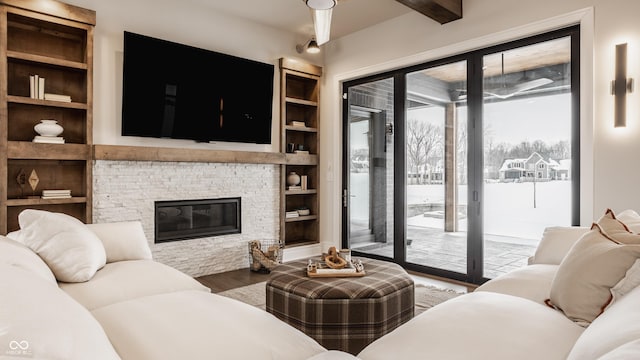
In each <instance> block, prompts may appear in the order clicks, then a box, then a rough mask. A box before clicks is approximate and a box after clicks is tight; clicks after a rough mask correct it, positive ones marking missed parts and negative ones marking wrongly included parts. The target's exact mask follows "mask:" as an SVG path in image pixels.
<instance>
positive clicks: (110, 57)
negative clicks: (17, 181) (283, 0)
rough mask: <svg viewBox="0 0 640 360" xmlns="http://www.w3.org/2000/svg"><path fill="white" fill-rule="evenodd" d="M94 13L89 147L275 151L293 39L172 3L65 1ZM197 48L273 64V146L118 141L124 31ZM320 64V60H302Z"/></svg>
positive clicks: (200, 8)
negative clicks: (283, 69) (283, 72)
mask: <svg viewBox="0 0 640 360" xmlns="http://www.w3.org/2000/svg"><path fill="white" fill-rule="evenodd" d="M65 2H67V3H69V4H72V5H77V6H80V7H84V8H87V9H91V10H94V11H96V16H97V21H96V22H97V24H96V28H95V36H94V42H95V45H94V46H95V49H94V73H95V74H94V112H93V114H94V131H93V134H94V143H95V144H109V145H136V146H163V147H181V148H203V149H224V150H245V151H279V135H280V133H279V131H278V128H279V125H280V115H279V114H280V103H279V101H278V99H279V89H280V86H279V84H280V81H279V72H278V59H279V58H281V57H301V55H298V54H297V53H296V51H295V45H296V41H297V40H298V41H297V42H299V38H296V35H295V34H290V33H287V32H285V31H281V30H278V29H275V28H270V27H267V26H264V25H260V24H256V23H253V22H251V21H247V20H245V19H241V18H238V17H235V16H230V15H228V14H224V13H220V12H218V11H215V10H213V9H211V8H209V7H206V6H202V5H199V4H197V3H195V2H194V3H190V2H186V1H175V0H135V1H130V0H129V1H128V0H109V1H104V0H70V1H65ZM125 30H126V31H131V32H134V33H139V34H143V35H147V36H152V37H156V38H161V39H165V40H169V41H174V42H178V43H182V44H186V45H190V46H196V47H199V48H204V49H208V50H213V51H217V52H221V53H225V54H229V55H234V56H239V57H242V58H247V59H251V60H255V61H261V62H265V63H270V64H273V65H274V66H275V67H276V68H275V74H274V102H273V129H272V135H271V138H272V144H271V145H258V144H241V143H215V144H202V143H196V142H194V141H188V140H170V139H151V138H141V137H131V136H126V137H123V136H120V131H121V115H120V113H121V109H122V105H121V100H122V56H123V53H122V50H123V31H125ZM307 61H310V62H313V63H316V64H319V65H322V64H321V61H322V58H321V56H318V55H316V56H307Z"/></svg>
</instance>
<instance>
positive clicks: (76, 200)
mask: <svg viewBox="0 0 640 360" xmlns="http://www.w3.org/2000/svg"><path fill="white" fill-rule="evenodd" d="M86 202H87V198H86V197H83V196H78V197H72V198H69V199H46V200H45V199H9V200H7V206H38V205H59V204H82V203H86Z"/></svg>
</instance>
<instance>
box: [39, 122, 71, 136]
mask: <svg viewBox="0 0 640 360" xmlns="http://www.w3.org/2000/svg"><path fill="white" fill-rule="evenodd" d="M33 129H34V130H35V131H36V132H37V133H38V134H39V135H40V136H58V135H60V134H62V132H63V131H64V129H63V128H62V126H60V125H58V122H57V121H55V120H40V123H39V124H37V125H36V126H34V127H33Z"/></svg>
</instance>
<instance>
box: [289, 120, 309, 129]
mask: <svg viewBox="0 0 640 360" xmlns="http://www.w3.org/2000/svg"><path fill="white" fill-rule="evenodd" d="M291 126H302V127H306V126H307V125H306V124H305V122H304V121H296V120H293V121H291Z"/></svg>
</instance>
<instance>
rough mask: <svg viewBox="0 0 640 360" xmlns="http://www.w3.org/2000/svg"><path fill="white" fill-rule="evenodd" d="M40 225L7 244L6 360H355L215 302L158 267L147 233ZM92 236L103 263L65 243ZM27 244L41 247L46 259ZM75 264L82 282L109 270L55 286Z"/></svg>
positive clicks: (1, 306)
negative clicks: (44, 238) (89, 272)
mask: <svg viewBox="0 0 640 360" xmlns="http://www.w3.org/2000/svg"><path fill="white" fill-rule="evenodd" d="M31 215H34V214H33V213H32V214H31ZM35 215H37V216H34V217H33V219H34V220H35V221H33V222H32V223H31V224H27V225H26V230H25V229H23V230H20V231H19V232H16V233H12V234H9V235H8V236H10V237H11V238H8V237H4V236H0V289H1V290H0V358H2V359H4V358H16V359H21V358H35V359H65V360H75V359H77V360H86V359H132V360H144V359H153V360H158V359H167V360H168V359H172V360H173V359H291V360H298V359H308V358H312V357H313V358H314V359H320V358H322V359H331V358H334V357H335V356H340V357H341V358H346V359H348V358H349V357H350V356H349V355H348V354H339V353H337V352H329V351H327V350H326V349H324V348H323V347H322V346H320V345H319V344H318V343H317V342H316V341H315V340H313V339H311V338H310V337H308V336H306V335H304V334H303V333H302V332H300V331H298V330H296V329H294V328H293V327H291V326H289V325H287V324H285V323H283V322H281V321H280V320H278V319H276V318H275V317H274V316H273V315H271V314H269V313H267V312H264V311H261V310H259V309H257V308H254V307H252V306H250V305H246V304H244V303H241V302H238V301H235V300H231V299H228V298H225V297H222V296H218V295H215V294H211V293H210V292H209V289H208V288H206V287H204V286H203V285H201V284H200V283H199V282H197V281H196V280H194V279H193V278H191V277H189V276H187V275H185V274H183V273H181V272H179V271H177V270H175V269H172V268H170V267H168V266H165V265H163V264H160V263H157V262H154V261H153V260H151V259H150V257H151V253H150V251H149V247H148V245H147V242H146V241H147V240H146V238H145V237H144V234H143V233H142V227H141V225H140V223H137V222H125V223H114V224H109V225H104V224H102V225H84V224H81V223H79V222H77V223H76V222H75V221H73V220H70V219H67V218H64V217H65V216H63V215H61V214H54V215H50V214H42V213H35ZM43 216H44V217H43ZM61 219H62V223H64V227H59V226H58V227H57V228H56V224H51V223H50V221H54V222H56V223H57V225H59V224H60V220H61ZM67 221H70V223H69V222H67ZM33 225H37V226H38V227H40V228H41V229H36V228H32V226H33ZM42 227H48V228H47V229H42ZM51 227H54V228H55V229H54V230H53V231H50V230H51V229H50V228H51ZM69 227H71V229H70V228H69ZM74 228H75V230H79V231H77V232H76V231H75V230H74ZM81 228H84V229H81ZM84 230H90V232H91V233H93V235H95V236H96V238H97V239H99V245H100V244H101V245H100V246H102V247H103V248H104V249H105V250H103V255H102V256H100V255H99V254H98V255H96V251H95V249H94V250H89V251H87V250H86V249H79V248H78V244H77V243H75V244H74V243H73V241H72V240H70V241H69V243H67V242H66V241H64V240H63V239H73V238H74V237H80V235H82V236H84V238H83V239H82V240H83V241H84V240H87V239H88V238H90V237H91V234H87V232H84ZM37 234H46V236H48V237H49V238H50V239H53V240H52V241H51V243H53V244H55V246H56V247H59V249H52V248H51V247H49V248H46V246H45V245H42V244H45V243H46V241H43V242H42V244H41V242H40V241H38V239H35V238H37V237H38V235H37ZM78 234H80V235H78ZM28 237H31V238H28ZM56 239H57V240H58V242H56ZM91 240H92V239H89V240H87V241H89V242H90V241H91ZM93 240H95V239H93ZM23 243H27V244H29V245H30V246H35V247H38V246H39V247H38V248H39V249H41V256H44V258H41V257H40V256H38V255H37V254H36V253H35V252H34V251H33V250H32V249H31V248H30V247H28V246H27V245H24V244H23ZM34 244H36V245H34ZM41 245H42V246H41ZM42 253H44V254H46V255H42ZM92 256H93V259H88V258H91V257H92ZM43 259H44V260H43ZM87 260H89V261H87ZM68 262H74V263H82V264H83V266H79V267H77V268H76V270H77V271H78V272H79V273H83V272H87V269H91V268H94V267H96V266H93V264H91V263H95V262H97V263H100V262H104V263H103V265H102V266H101V267H99V266H98V267H99V270H96V271H95V272H94V274H92V275H91V277H90V279H89V280H88V281H83V282H58V281H56V276H57V275H58V274H57V273H56V271H52V270H51V269H52V268H53V269H56V268H60V267H63V266H64V265H65V264H66V263H68ZM63 276H69V274H68V273H67V274H65V275H63Z"/></svg>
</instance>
